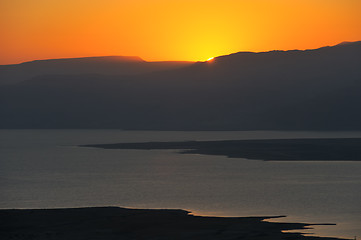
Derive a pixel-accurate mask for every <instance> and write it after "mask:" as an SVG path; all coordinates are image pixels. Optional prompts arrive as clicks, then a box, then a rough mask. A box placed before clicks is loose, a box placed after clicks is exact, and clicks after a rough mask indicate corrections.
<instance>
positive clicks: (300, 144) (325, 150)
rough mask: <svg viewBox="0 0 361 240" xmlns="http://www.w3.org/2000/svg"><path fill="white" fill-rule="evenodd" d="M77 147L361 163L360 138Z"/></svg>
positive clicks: (276, 159) (143, 143)
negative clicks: (178, 151)
mask: <svg viewBox="0 0 361 240" xmlns="http://www.w3.org/2000/svg"><path fill="white" fill-rule="evenodd" d="M79 147H93V148H103V149H134V150H180V153H181V154H202V155H218V156H226V157H228V158H246V159H250V160H264V161H361V138H318V139H314V138H312V139H271V140H269V139H267V140H220V141H183V142H141V143H114V144H89V145H80V146H79Z"/></svg>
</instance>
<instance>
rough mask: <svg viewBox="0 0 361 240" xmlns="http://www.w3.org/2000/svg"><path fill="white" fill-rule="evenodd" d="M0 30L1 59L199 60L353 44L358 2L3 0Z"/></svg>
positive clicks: (359, 22) (360, 26)
mask: <svg viewBox="0 0 361 240" xmlns="http://www.w3.org/2000/svg"><path fill="white" fill-rule="evenodd" d="M209 16H212V17H211V18H210V17H209ZM0 29H1V38H0V52H1V54H0V64H10V63H19V62H25V61H30V60H36V59H52V58H72V57H85V56H109V55H120V56H139V57H141V58H143V59H144V60H147V61H166V60H185V61H205V59H207V58H208V57H209V56H221V55H227V54H230V53H235V52H239V51H254V52H259V51H270V50H290V49H313V48H318V47H322V46H327V45H336V44H338V43H340V42H343V41H359V40H361V1H359V0H333V1H329V0H317V1H316V0H295V1H289V0H273V1H269V0H252V1H251V0H244V1H239V0H224V1H217V0H172V1H165V0H132V1H115V0H102V1H100V0H76V1H73V0H51V1H44V0H2V1H0Z"/></svg>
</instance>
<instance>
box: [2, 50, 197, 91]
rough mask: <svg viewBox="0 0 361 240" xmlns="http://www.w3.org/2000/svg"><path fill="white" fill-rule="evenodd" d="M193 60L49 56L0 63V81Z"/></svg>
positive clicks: (138, 70) (149, 68)
mask: <svg viewBox="0 0 361 240" xmlns="http://www.w3.org/2000/svg"><path fill="white" fill-rule="evenodd" d="M190 64H193V63H192V62H175V61H174V62H146V61H144V60H142V59H141V58H139V57H122V56H109V57H87V58H65V59H49V60H37V61H32V62H25V63H21V64H14V65H0V85H1V84H13V83H18V82H21V81H25V80H29V79H31V78H34V77H37V76H42V75H53V74H104V75H135V74H143V73H150V72H156V71H163V70H170V69H176V68H181V67H185V66H188V65H190Z"/></svg>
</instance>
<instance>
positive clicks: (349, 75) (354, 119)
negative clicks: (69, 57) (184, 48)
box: [0, 42, 361, 130]
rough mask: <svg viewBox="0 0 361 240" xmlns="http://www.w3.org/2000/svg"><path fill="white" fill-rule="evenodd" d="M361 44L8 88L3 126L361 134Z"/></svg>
mask: <svg viewBox="0 0 361 240" xmlns="http://www.w3.org/2000/svg"><path fill="white" fill-rule="evenodd" d="M360 63H361V42H357V43H354V44H348V45H341V46H334V47H326V48H320V49H316V50H312V51H288V52H277V51H275V52H267V53H259V54H254V53H252V54H246V55H244V54H243V55H242V54H240V55H239V54H238V55H230V56H227V57H223V58H220V59H217V58H215V59H214V60H213V61H209V62H196V63H192V64H189V65H186V66H183V67H178V68H175V69H166V70H163V71H157V72H148V73H140V74H135V75H102V74H87V75H82V74H78V75H74V74H68V75H67V74H58V75H46V76H45V75H43V76H37V77H34V78H32V80H28V81H24V82H22V83H17V84H12V85H3V86H0V114H1V115H2V116H1V117H0V128H120V129H129V130H361V112H360V111H359V110H358V106H359V105H361V67H360V66H361V65H360Z"/></svg>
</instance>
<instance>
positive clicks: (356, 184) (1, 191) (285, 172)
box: [0, 130, 361, 238]
mask: <svg viewBox="0 0 361 240" xmlns="http://www.w3.org/2000/svg"><path fill="white" fill-rule="evenodd" d="M319 137H361V132H141V131H119V130H0V208H54V207H80V206H123V207H136V208H182V209H187V210H190V211H192V212H193V213H194V214H202V215H217V216H260V215H262V216H264V215H287V216H288V217H287V218H285V219H282V220H283V221H303V222H311V223H337V226H331V227H330V226H327V227H326V226H323V227H316V229H315V230H313V231H312V232H315V233H316V234H319V235H323V236H339V237H348V238H353V237H354V236H359V237H361V191H360V190H361V162H318V161H315V162H287V161H286V162H263V161H255V160H245V159H228V158H225V157H220V156H202V155H182V154H177V153H176V152H174V151H169V150H167V151H158V150H157V151H145V150H143V151H139V150H103V149H92V148H79V147H76V145H79V144H94V143H117V142H143V141H180V140H221V139H273V138H319Z"/></svg>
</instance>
